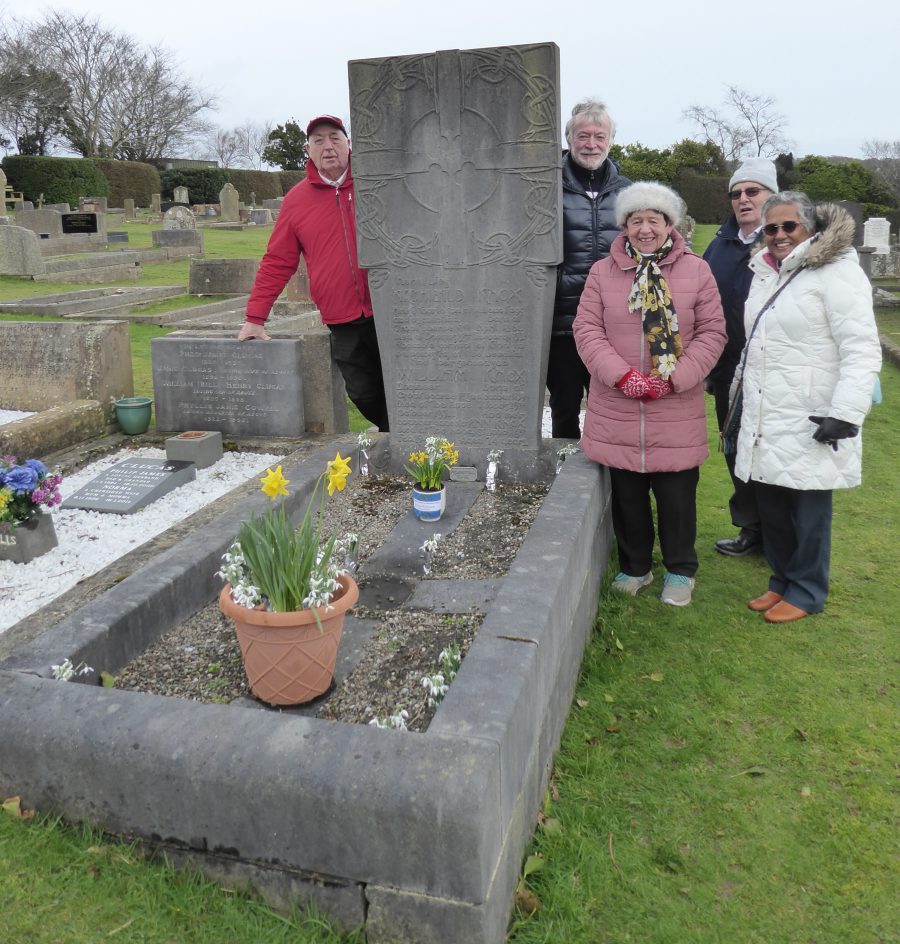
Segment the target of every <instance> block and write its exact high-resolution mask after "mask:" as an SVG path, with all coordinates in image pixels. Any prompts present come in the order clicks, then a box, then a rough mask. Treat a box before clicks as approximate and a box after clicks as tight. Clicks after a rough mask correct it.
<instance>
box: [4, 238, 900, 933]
mask: <svg viewBox="0 0 900 944" xmlns="http://www.w3.org/2000/svg"><path fill="white" fill-rule="evenodd" d="M709 229H711V230H712V231H713V232H714V230H715V228H714V227H710V228H709ZM221 235H227V236H235V235H238V236H243V235H244V234H232V233H227V234H221ZM254 235H258V234H257V233H254ZM264 241H265V239H264V238H263V240H262V242H263V243H264ZM207 249H208V251H209V243H207ZM240 254H241V253H238V255H240ZM246 254H248V255H249V252H247V253H246ZM173 265H178V266H183V267H184V269H183V272H184V274H183V275H182V276H181V277H170V278H169V279H163V280H162V281H161V282H160V283H158V284H179V283H184V284H186V263H176V264H173ZM152 271H154V267H150V266H148V267H146V274H149V273H150V272H152ZM146 274H145V278H146ZM154 278H155V276H154ZM9 281H11V280H6V279H4V280H2V282H0V293H2V292H5V291H7V290H8V282H9ZM21 284H27V283H21ZM145 284H151V283H146V282H145ZM65 288H69V286H66V287H65ZM49 290H50V288H49V286H48V284H47V283H41V284H40V287H39V293H40V294H44V293H47V292H48V291H49ZM35 294H38V292H36V293H35ZM19 297H21V295H20V296H19ZM879 321H880V324H881V327H882V330H883V331H884V332H885V333H888V334H894V335H895V336H896V334H895V332H896V331H897V330H898V325H900V311H897V310H887V311H882V312H879ZM136 327H137V326H136ZM142 343H143V344H144V345H145V347H146V349H147V350H145V352H144V353H145V355H146V358H147V363H148V365H149V350H148V349H149V338H148V339H147V340H145V341H143V342H142V341H141V340H140V339H139V338H136V337H135V335H134V334H133V335H132V348H133V356H134V357H135V359H137V357H138V350H139V348H140V346H141V344H142ZM147 382H148V383H149V371H148V373H147ZM882 383H883V387H884V394H885V403H884V404H883V405H882V406H880V407H877V408H875V409H874V410H873V412H872V414H871V415H870V417H869V419H868V421H867V424H866V429H865V458H864V476H865V479H864V485H863V487H862V488H861V489H857V490H853V491H850V492H840V493H837V494H836V496H835V516H834V551H833V560H832V594H831V597H830V598H829V602H828V607H827V610H826V612H825V614H823V615H822V616H817V617H815V618H814V619H810V620H805V621H801V622H799V623H795V624H789V625H787V626H785V627H780V628H778V629H777V630H774V629H772V628H770V627H768V626H767V625H766V624H764V623H763V622H762V621H761V620H760V619H759V617H758V616H756V615H754V614H752V613H750V612H749V611H748V610H747V609H746V608H745V601H746V600H747V599H749V598H750V597H752V596H755V595H757V594H758V593H759V592H760V590H761V589H762V587H763V586H764V584H765V581H766V578H767V569H766V566H765V564H764V562H763V561H762V559H761V558H759V557H752V558H748V559H742V560H733V559H729V558H723V557H721V556H719V555H716V554H715V553H714V552H713V551H712V544H713V542H714V541H715V540H716V539H717V538H719V537H722V536H724V535H726V534H728V533H730V530H731V525H730V522H729V520H728V514H727V498H728V494H729V491H730V489H729V482H728V478H727V473H726V471H725V466H724V462H723V461H722V459H721V456H719V455H718V454H716V453H715V451H714V447H713V455H712V456H711V458H710V460H709V461H708V462H707V464H706V465H705V466H704V469H703V473H702V475H701V484H700V494H699V499H698V506H699V509H700V513H699V519H700V520H699V536H698V550H699V552H700V558H701V570H700V573H699V574H698V586H697V591H696V594H695V602H694V604H692V606H690V607H688V608H686V609H684V610H676V609H674V608H672V607H664V606H662V605H661V604H660V601H659V599H658V586H659V581H657V582H656V583H654V585H653V586H652V587H651V588H649V589H648V590H646V591H644V592H643V593H642V594H641V595H640V596H639V597H637V598H636V599H634V600H632V599H623V598H621V597H618V596H613V595H612V594H611V593H610V591H609V590H608V587H607V586H606V585H605V586H604V590H603V592H602V594H601V600H600V607H599V616H598V620H597V623H596V626H595V632H594V634H593V637H592V639H591V641H590V643H589V645H588V648H587V651H586V654H585V660H584V663H583V666H582V673H581V679H580V683H579V685H578V688H577V691H576V694H575V700H574V703H573V706H572V711H571V714H570V717H569V720H568V724H567V726H566V729H565V732H564V735H563V741H562V745H561V748H560V751H559V754H558V755H557V758H556V764H555V768H554V771H553V774H552V777H551V785H550V788H549V790H548V793H547V797H546V800H545V804H544V810H543V814H542V816H541V818H540V822H539V823H538V824H537V831H536V834H535V838H534V840H533V843H532V846H531V848H530V849H529V850H528V853H527V856H528V858H527V860H526V865H525V870H524V871H525V872H527V873H528V874H527V875H526V876H525V877H524V878H523V882H522V885H521V890H520V894H519V896H518V902H519V906H520V907H519V908H518V909H517V911H516V913H515V916H514V922H513V927H512V932H511V937H510V939H511V940H512V941H515V942H517V944H532V942H534V944H536V942H554V944H555V942H579V944H580V942H584V944H589V942H625V941H640V942H659V944H662V942H667V944H668V942H680V941H692V942H694V941H699V942H718V941H741V942H744V941H751V942H757V941H758V942H767V944H768V942H772V941H791V942H794V941H797V942H806V941H817V942H826V941H842V942H851V944H853V942H860V944H862V942H876V941H888V940H891V939H892V936H893V935H894V934H895V930H896V927H897V926H898V923H900V911H898V908H897V905H896V901H895V899H896V895H895V887H894V886H895V881H894V878H893V877H894V876H895V875H896V873H897V865H898V863H897V849H896V844H895V843H893V841H892V839H893V836H894V831H893V830H894V829H895V826H896V820H897V813H898V809H897V801H896V794H893V793H892V792H891V790H892V778H893V777H894V775H895V774H896V743H897V721H896V719H897V707H898V698H897V664H898V647H897V642H896V632H895V630H894V623H895V612H896V594H897V590H896V571H897V564H896V553H895V548H896V533H897V527H898V520H897V519H898V511H897V507H896V505H897V502H896V491H897V486H896V469H897V467H898V460H900V455H898V453H900V447H898V442H900V416H898V412H897V410H896V408H895V406H894V404H895V403H896V402H897V397H898V396H900V379H898V372H897V369H896V368H895V367H893V366H891V365H889V364H886V365H885V368H884V370H883V373H882ZM136 386H137V377H136ZM136 392H138V391H137V390H136ZM146 392H149V391H146ZM655 569H656V570H657V573H659V566H656V567H655ZM0 799H2V798H0ZM477 802H478V798H477V797H473V804H477ZM11 813H12V814H13V815H3V816H0V914H2V915H3V925H4V931H5V939H6V940H9V941H10V942H14V944H20V942H21V944H26V942H27V944H33V942H35V944H37V942H48V944H49V942H53V941H60V942H66V944H68V942H72V944H81V942H85V944H87V942H95V941H99V940H106V939H109V940H127V941H141V942H159V944H167V942H170V941H177V942H178V944H194V942H197V944H200V942H204V944H206V942H210V941H233V942H236V944H243V942H248V944H249V942H279V941H285V942H287V941H291V942H302V944H313V942H316V944H326V942H328V944H330V942H341V944H356V941H358V940H361V939H360V937H359V936H354V935H349V936H347V935H339V934H337V933H335V932H333V931H331V930H330V929H329V928H328V926H327V923H326V922H325V921H323V920H322V919H321V918H320V917H318V916H315V915H311V914H309V913H306V912H304V913H302V914H295V915H292V916H280V915H276V914H274V913H273V912H271V911H270V910H268V909H267V908H265V907H263V906H262V905H260V904H258V903H257V902H255V901H253V900H251V899H249V898H246V897H244V896H242V895H239V894H235V893H232V892H228V891H225V890H223V889H221V888H219V887H218V886H215V885H212V884H210V883H208V882H206V881H204V880H201V879H199V878H197V877H195V876H192V875H189V874H186V873H176V872H173V871H170V870H167V869H165V868H163V867H162V866H160V865H158V864H155V863H151V862H147V861H145V860H144V859H143V858H142V857H141V856H140V854H139V853H138V852H136V851H135V850H134V849H132V848H130V847H128V846H126V845H122V844H120V843H117V842H114V841H111V840H110V839H109V838H108V837H104V836H101V835H99V834H97V833H95V832H92V831H90V830H87V829H82V828H80V827H77V826H69V825H65V824H61V823H58V822H55V821H54V820H52V819H43V820H30V821H20V820H19V819H18V818H17V817H16V816H15V813H16V810H15V809H13V810H11Z"/></svg>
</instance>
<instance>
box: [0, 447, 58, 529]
mask: <svg viewBox="0 0 900 944" xmlns="http://www.w3.org/2000/svg"><path fill="white" fill-rule="evenodd" d="M62 478H63V477H62V476H61V475H60V474H59V472H50V471H49V470H48V469H47V466H45V465H44V463H43V462H41V461H40V459H26V460H25V461H24V462H23V463H22V464H21V465H20V464H19V461H18V459H16V457H15V456H0V528H2V529H4V530H9V529H10V528H12V527H13V526H14V525H16V524H18V523H19V522H20V521H28V519H29V518H33V517H34V516H35V515H38V514H40V513H41V507H42V506H43V507H44V508H53V507H55V506H56V505H58V504H59V503H60V502H61V501H62V496H61V495H60V494H59V485H60V482H62Z"/></svg>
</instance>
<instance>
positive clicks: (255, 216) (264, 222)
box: [250, 208, 273, 226]
mask: <svg viewBox="0 0 900 944" xmlns="http://www.w3.org/2000/svg"><path fill="white" fill-rule="evenodd" d="M250 222H251V223H255V224H256V225H257V226H271V224H272V222H273V220H272V211H271V210H269V209H265V208H262V209H259V208H258V209H254V210H251V211H250Z"/></svg>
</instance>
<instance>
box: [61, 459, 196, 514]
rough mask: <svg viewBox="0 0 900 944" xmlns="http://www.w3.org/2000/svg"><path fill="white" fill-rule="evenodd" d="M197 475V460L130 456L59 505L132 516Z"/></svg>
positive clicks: (191, 480) (192, 479)
mask: <svg viewBox="0 0 900 944" xmlns="http://www.w3.org/2000/svg"><path fill="white" fill-rule="evenodd" d="M196 477H197V467H196V466H195V465H194V463H193V462H182V461H180V460H176V459H168V458H166V459H126V460H125V461H124V462H120V463H118V464H117V465H114V466H113V467H112V468H111V469H107V470H106V471H105V472H101V473H100V474H99V475H98V476H97V477H96V478H95V479H91V481H90V482H88V483H87V485H83V486H82V487H81V488H80V489H78V491H77V492H75V493H74V494H73V495H70V496H69V497H68V498H67V499H66V500H65V501H64V502H63V503H62V504H61V505H60V506H59V507H60V508H81V509H84V510H86V511H104V512H110V513H113V514H118V515H130V514H132V512H135V511H139V510H140V509H141V508H144V507H146V506H147V505H149V504H151V503H152V502H155V501H158V500H159V499H160V498H162V497H163V496H164V495H167V494H168V493H169V492H171V491H174V490H175V489H176V488H178V487H179V486H181V485H186V484H187V483H188V482H193V481H194V479H195V478H196Z"/></svg>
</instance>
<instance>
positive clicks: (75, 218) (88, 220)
mask: <svg viewBox="0 0 900 944" xmlns="http://www.w3.org/2000/svg"><path fill="white" fill-rule="evenodd" d="M61 218H62V235H63V236H74V235H79V234H88V235H90V234H94V233H105V232H106V219H105V217H104V215H103V214H102V213H62V214H61Z"/></svg>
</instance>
